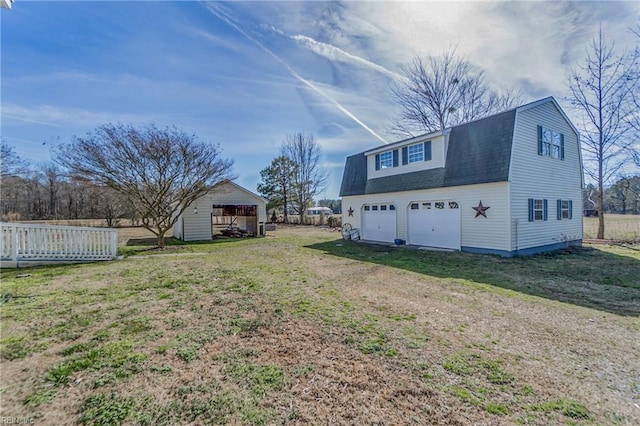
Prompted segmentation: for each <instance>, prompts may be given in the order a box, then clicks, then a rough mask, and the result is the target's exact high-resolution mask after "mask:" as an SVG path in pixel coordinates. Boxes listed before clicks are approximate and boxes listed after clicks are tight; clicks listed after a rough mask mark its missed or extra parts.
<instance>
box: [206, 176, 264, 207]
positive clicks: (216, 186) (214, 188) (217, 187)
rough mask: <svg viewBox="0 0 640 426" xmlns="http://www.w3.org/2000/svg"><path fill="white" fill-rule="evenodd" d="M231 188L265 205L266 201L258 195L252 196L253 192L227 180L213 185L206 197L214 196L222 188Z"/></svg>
mask: <svg viewBox="0 0 640 426" xmlns="http://www.w3.org/2000/svg"><path fill="white" fill-rule="evenodd" d="M227 185H228V186H231V187H233V188H235V189H237V190H239V191H241V192H244V193H245V194H247V195H249V196H251V197H254V198H257V199H259V200H261V201H263V202H265V203H267V200H266V199H264V198H262V197H261V196H259V195H258V194H254V193H253V192H251V191H249V190H248V189H247V188H245V187H243V186H240V185H238V184H237V183H235V182H233V181H231V180H229V179H225V180H223V181H221V182H218V183H217V184H215V185H214V186H213V187H212V188H211V189H210V190H209V192H208V195H211V194H214V193H215V192H216V191H219V190H220V189H221V188H222V187H223V186H227Z"/></svg>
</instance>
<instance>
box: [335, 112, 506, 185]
mask: <svg viewBox="0 0 640 426" xmlns="http://www.w3.org/2000/svg"><path fill="white" fill-rule="evenodd" d="M515 116H516V110H515V109H513V110H509V111H506V112H503V113H500V114H496V115H492V116H490V117H487V118H483V119H480V120H477V121H473V122H470V123H466V124H461V125H459V126H455V127H452V128H451V133H450V135H449V147H448V151H447V158H446V162H445V167H444V168H437V169H430V170H420V171H417V172H411V173H403V174H398V175H392V176H386V177H381V178H376V179H367V159H366V156H365V155H364V152H362V153H360V154H356V155H352V156H350V157H347V161H346V164H345V168H344V174H343V175H342V186H341V188H340V196H341V197H344V196H349V195H364V194H380V193H386V192H398V191H414V190H419V189H429V188H440V187H447V186H459V185H473V184H478V183H489V182H502V181H507V180H508V179H509V165H510V160H511V144H512V140H511V139H512V137H513V129H514V125H515Z"/></svg>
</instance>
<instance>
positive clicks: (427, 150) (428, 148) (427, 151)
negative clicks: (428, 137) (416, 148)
mask: <svg viewBox="0 0 640 426" xmlns="http://www.w3.org/2000/svg"><path fill="white" fill-rule="evenodd" d="M429 160H431V141H427V142H425V143H424V161H429Z"/></svg>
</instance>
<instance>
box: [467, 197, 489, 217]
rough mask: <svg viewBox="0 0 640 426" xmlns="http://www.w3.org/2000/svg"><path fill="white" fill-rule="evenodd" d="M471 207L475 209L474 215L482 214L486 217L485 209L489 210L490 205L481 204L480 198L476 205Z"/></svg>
mask: <svg viewBox="0 0 640 426" xmlns="http://www.w3.org/2000/svg"><path fill="white" fill-rule="evenodd" d="M471 208H472V209H474V210H475V211H476V216H475V217H478V216H484V217H487V213H486V211H487V210H489V209H490V208H491V207H485V206H483V205H482V200H480V202H479V203H478V207H471Z"/></svg>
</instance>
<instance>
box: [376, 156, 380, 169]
mask: <svg viewBox="0 0 640 426" xmlns="http://www.w3.org/2000/svg"><path fill="white" fill-rule="evenodd" d="M376 170H380V154H376Z"/></svg>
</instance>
